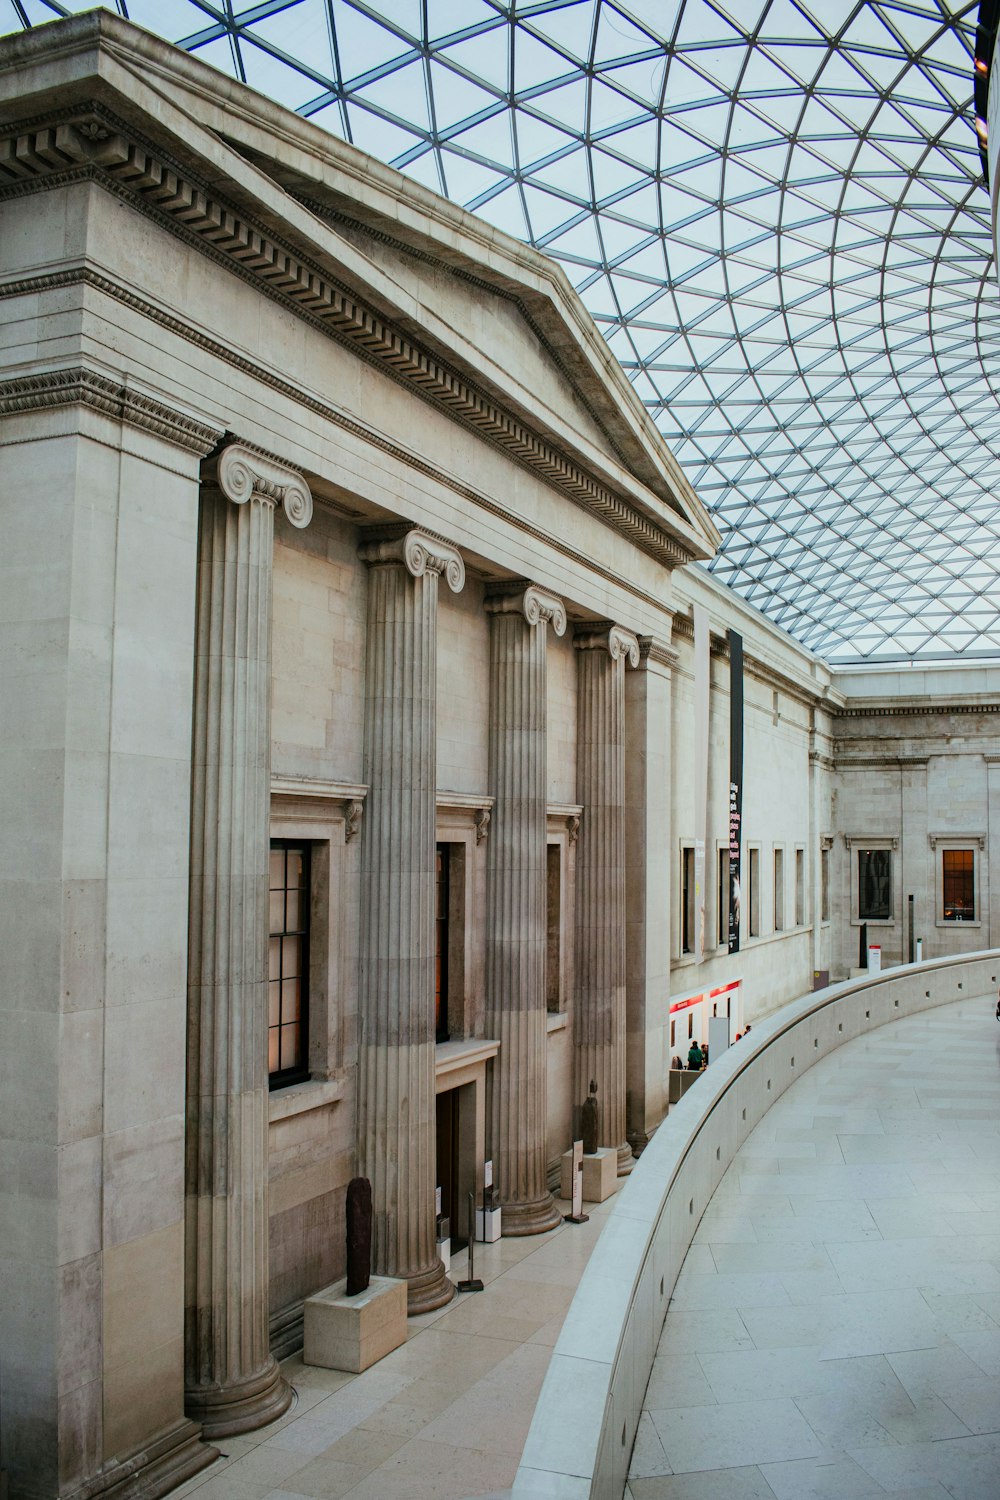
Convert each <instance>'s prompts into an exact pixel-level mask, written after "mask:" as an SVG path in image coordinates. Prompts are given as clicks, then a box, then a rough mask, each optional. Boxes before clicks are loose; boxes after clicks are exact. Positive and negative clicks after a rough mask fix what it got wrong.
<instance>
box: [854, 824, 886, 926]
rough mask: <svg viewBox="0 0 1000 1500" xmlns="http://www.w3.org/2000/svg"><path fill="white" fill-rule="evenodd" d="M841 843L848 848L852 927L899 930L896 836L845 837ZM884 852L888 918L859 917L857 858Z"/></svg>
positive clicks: (861, 835) (859, 878)
mask: <svg viewBox="0 0 1000 1500" xmlns="http://www.w3.org/2000/svg"><path fill="white" fill-rule="evenodd" d="M844 842H845V844H846V845H847V851H848V865H849V871H850V881H851V917H850V923H849V925H850V926H851V927H861V926H867V927H879V928H890V927H898V925H899V917H898V901H899V892H898V891H897V889H896V886H897V884H898V880H897V871H896V867H895V866H896V861H895V859H894V858H893V856H894V855H895V854H896V852H897V850H898V849H899V839H898V837H897V836H896V835H895V834H871V835H866V834H860V833H858V834H847V835H845V838H844ZM863 850H864V851H876V850H885V851H887V852H888V853H889V856H890V860H889V915H888V916H887V917H863V916H861V873H860V859H859V855H860V853H861V852H862V851H863Z"/></svg>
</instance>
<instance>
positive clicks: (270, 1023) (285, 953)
mask: <svg viewBox="0 0 1000 1500" xmlns="http://www.w3.org/2000/svg"><path fill="white" fill-rule="evenodd" d="M269 884H270V892H269V905H270V923H269V930H270V936H269V938H268V986H267V1002H268V1003H267V1071H268V1077H269V1081H270V1086H271V1088H280V1087H281V1086H282V1085H284V1084H287V1083H296V1082H299V1081H300V1080H301V1079H304V1078H307V1077H308V1075H309V1046H308V1035H309V1032H308V1026H309V846H308V844H291V843H287V842H286V841H285V840H284V839H276V840H275V841H274V842H273V843H272V844H271V859H270V881H269Z"/></svg>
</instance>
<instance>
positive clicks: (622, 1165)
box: [618, 1141, 635, 1177]
mask: <svg viewBox="0 0 1000 1500" xmlns="http://www.w3.org/2000/svg"><path fill="white" fill-rule="evenodd" d="M634 1166H635V1157H634V1156H633V1155H632V1147H631V1146H630V1145H629V1143H628V1141H622V1143H621V1145H620V1146H619V1147H618V1176H619V1177H627V1176H628V1174H629V1173H630V1172H631V1170H632V1168H633V1167H634Z"/></svg>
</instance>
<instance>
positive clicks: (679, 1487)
mask: <svg viewBox="0 0 1000 1500" xmlns="http://www.w3.org/2000/svg"><path fill="white" fill-rule="evenodd" d="M629 1487H630V1488H631V1491H632V1496H633V1500H774V1491H773V1490H772V1489H771V1486H770V1485H769V1484H768V1482H767V1480H766V1479H765V1478H764V1476H763V1474H762V1473H761V1471H760V1469H758V1468H757V1467H756V1465H750V1466H748V1467H743V1468H738V1469H715V1470H714V1471H711V1470H710V1471H707V1472H702V1473H700V1474H675V1475H674V1476H672V1477H670V1476H664V1477H661V1478H653V1479H641V1478H638V1477H637V1478H635V1479H631V1478H630V1479H629Z"/></svg>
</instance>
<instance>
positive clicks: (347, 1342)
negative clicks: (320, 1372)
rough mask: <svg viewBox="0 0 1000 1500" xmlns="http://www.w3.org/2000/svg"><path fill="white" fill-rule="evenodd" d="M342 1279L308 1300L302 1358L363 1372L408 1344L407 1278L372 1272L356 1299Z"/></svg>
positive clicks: (354, 1371)
mask: <svg viewBox="0 0 1000 1500" xmlns="http://www.w3.org/2000/svg"><path fill="white" fill-rule="evenodd" d="M346 1286H347V1278H346V1277H341V1279H340V1281H335V1282H334V1283H333V1285H332V1286H328V1287H327V1288H326V1289H325V1290H324V1291H322V1292H317V1293H316V1295H315V1297H307V1298H306V1300H305V1303H304V1304H303V1329H304V1343H303V1347H302V1362H303V1364H307V1365H320V1366H322V1368H323V1369H325V1370H350V1371H351V1373H352V1374H354V1375H360V1374H361V1371H362V1370H367V1369H368V1367H369V1365H373V1364H375V1363H376V1362H377V1361H378V1360H380V1359H384V1358H385V1356H386V1355H387V1354H391V1353H392V1351H393V1349H398V1348H399V1346H400V1344H405V1343H406V1282H405V1281H397V1280H395V1279H393V1278H392V1277H389V1276H373V1277H372V1279H371V1281H370V1282H369V1284H368V1287H367V1289H366V1290H365V1291H363V1292H358V1294H357V1295H356V1296H354V1297H348V1296H347V1295H346V1292H345V1288H346Z"/></svg>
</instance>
